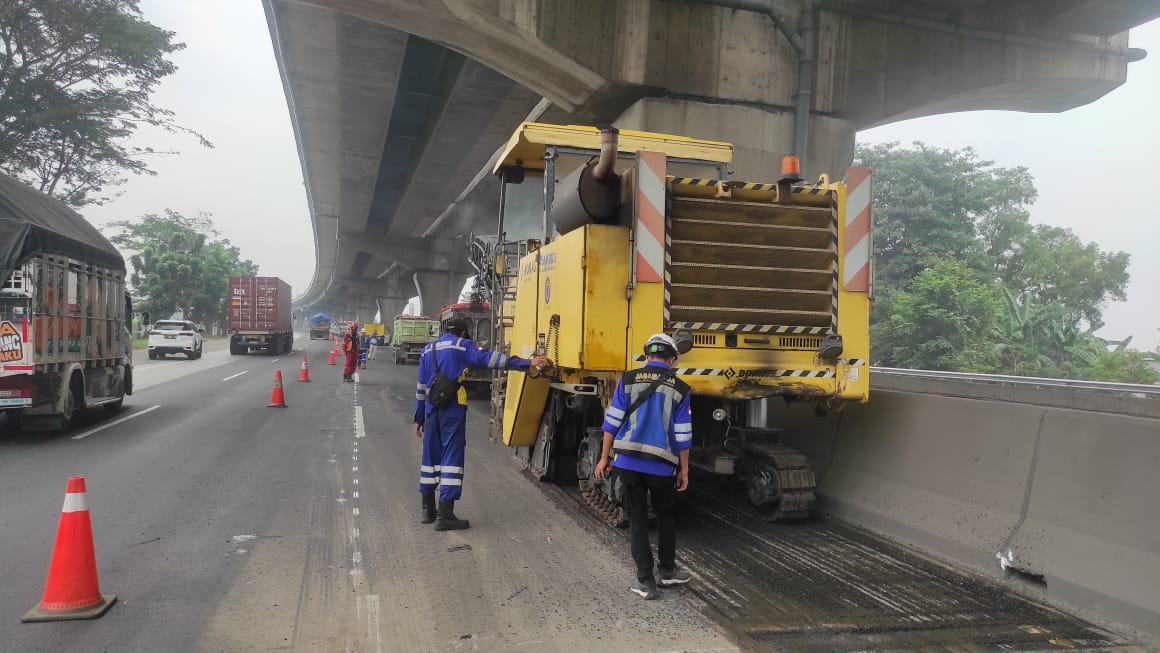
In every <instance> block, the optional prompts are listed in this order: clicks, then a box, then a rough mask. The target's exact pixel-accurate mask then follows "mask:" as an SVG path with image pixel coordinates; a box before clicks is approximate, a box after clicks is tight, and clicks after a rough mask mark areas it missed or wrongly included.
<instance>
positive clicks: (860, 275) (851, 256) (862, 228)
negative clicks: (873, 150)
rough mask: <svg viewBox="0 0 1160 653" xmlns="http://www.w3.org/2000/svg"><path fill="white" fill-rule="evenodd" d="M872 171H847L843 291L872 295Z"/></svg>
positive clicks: (854, 168) (861, 169)
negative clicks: (870, 293)
mask: <svg viewBox="0 0 1160 653" xmlns="http://www.w3.org/2000/svg"><path fill="white" fill-rule="evenodd" d="M872 189H873V186H872V184H871V175H870V168H861V167H851V168H849V169H848V170H847V171H846V229H845V246H844V247H843V251H842V287H843V288H845V289H846V290H850V291H854V292H869V291H870V200H871V198H872V193H871V190H872Z"/></svg>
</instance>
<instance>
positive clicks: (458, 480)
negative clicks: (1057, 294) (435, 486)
mask: <svg viewBox="0 0 1160 653" xmlns="http://www.w3.org/2000/svg"><path fill="white" fill-rule="evenodd" d="M439 483H440V484H442V485H449V486H450V485H460V486H462V485H463V479H461V478H442V479H439Z"/></svg>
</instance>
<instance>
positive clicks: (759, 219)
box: [669, 196, 835, 349]
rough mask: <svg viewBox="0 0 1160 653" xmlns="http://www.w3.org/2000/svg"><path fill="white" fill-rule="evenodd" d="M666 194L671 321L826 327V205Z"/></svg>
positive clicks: (829, 274) (829, 297)
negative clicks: (783, 203) (781, 203)
mask: <svg viewBox="0 0 1160 653" xmlns="http://www.w3.org/2000/svg"><path fill="white" fill-rule="evenodd" d="M671 199H672V201H671V203H670V212H669V213H670V214H669V232H670V233H669V236H670V242H669V256H670V265H669V319H670V320H671V321H672V322H712V323H725V324H753V325H775V326H785V327H814V328H821V327H830V325H831V320H832V317H833V315H832V314H833V293H834V276H835V275H834V272H835V270H834V261H835V245H834V237H833V231H832V224H831V223H832V212H831V210H830V209H829V208H828V207H818V206H787V205H779V204H768V203H762V202H741V201H736V200H720V199H708V198H694V197H676V196H673V197H672V198H671ZM814 340H815V342H814V344H813V346H814V347H816V339H814ZM792 348H802V349H805V348H812V347H805V346H801V345H800V343H795V345H794V346H792Z"/></svg>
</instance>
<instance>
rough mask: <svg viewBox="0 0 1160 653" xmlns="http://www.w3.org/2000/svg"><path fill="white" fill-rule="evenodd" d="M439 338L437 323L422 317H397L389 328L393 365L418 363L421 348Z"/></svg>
mask: <svg viewBox="0 0 1160 653" xmlns="http://www.w3.org/2000/svg"><path fill="white" fill-rule="evenodd" d="M438 337H439V322H438V321H436V320H432V319H431V318H429V317H424V316H422V315H397V316H395V322H394V324H393V325H392V328H391V346H392V347H393V349H394V351H395V364H396V365H399V364H405V363H416V364H418V362H419V355H420V354H422V353H423V347H425V346H427V343H429V342H433V341H434V340H435V339H436V338H438Z"/></svg>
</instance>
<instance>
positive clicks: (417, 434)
mask: <svg viewBox="0 0 1160 653" xmlns="http://www.w3.org/2000/svg"><path fill="white" fill-rule="evenodd" d="M415 437H417V438H422V437H423V425H422V424H416V425H415Z"/></svg>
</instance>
